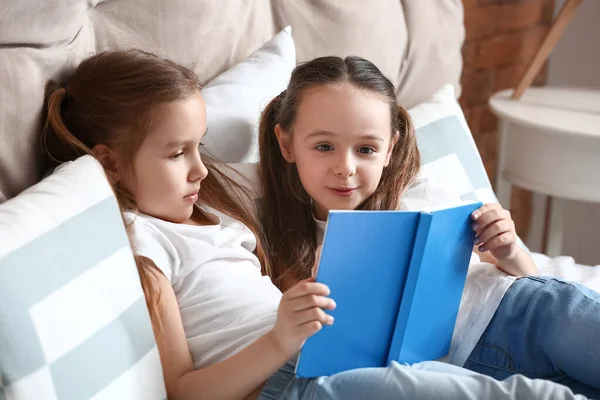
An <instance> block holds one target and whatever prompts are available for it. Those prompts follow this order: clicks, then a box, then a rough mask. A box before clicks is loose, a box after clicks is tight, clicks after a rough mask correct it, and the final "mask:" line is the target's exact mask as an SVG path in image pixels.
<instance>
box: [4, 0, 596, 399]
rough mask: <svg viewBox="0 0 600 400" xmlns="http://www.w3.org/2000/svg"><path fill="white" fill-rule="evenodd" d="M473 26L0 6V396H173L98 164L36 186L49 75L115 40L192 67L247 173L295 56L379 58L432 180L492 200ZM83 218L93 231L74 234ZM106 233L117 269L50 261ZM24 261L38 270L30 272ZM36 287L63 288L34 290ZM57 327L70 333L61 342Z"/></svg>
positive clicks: (307, 7) (434, 15)
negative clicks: (473, 101)
mask: <svg viewBox="0 0 600 400" xmlns="http://www.w3.org/2000/svg"><path fill="white" fill-rule="evenodd" d="M286 27H288V28H286ZM464 34H465V32H464V26H463V9H462V2H461V1H460V0H435V1H416V0H403V1H399V0H373V1H370V2H368V5H367V3H366V2H364V1H363V0H346V1H343V2H341V1H326V0H318V1H310V2H307V1H291V0H290V1H284V0H281V1H277V0H271V1H267V0H245V1H230V0H171V1H168V2H166V1H161V0H86V1H84V0H55V1H44V2H39V1H34V0H7V1H4V2H3V7H2V11H1V12H0V355H1V356H0V378H1V379H0V399H5V398H8V399H19V400H20V399H30V398H35V399H41V398H47V399H55V398H56V399H67V398H69V399H83V398H94V399H116V398H126V399H163V398H165V394H164V386H163V385H162V380H161V374H160V365H159V361H158V356H157V352H156V347H155V345H154V343H153V338H152V335H151V330H150V328H149V322H148V317H147V313H146V312H145V309H144V307H143V302H142V301H141V299H142V293H141V289H140V287H139V282H137V277H136V275H135V274H134V273H131V271H135V269H134V266H133V264H132V258H131V253H130V249H129V247H128V242H127V240H126V237H125V235H124V231H123V230H122V229H121V228H122V227H121V228H115V230H114V231H111V230H110V229H109V227H111V226H113V225H111V224H113V223H114V224H115V225H114V226H117V225H119V224H120V221H118V220H117V219H115V215H117V213H116V212H115V210H116V208H115V207H116V205H115V203H114V199H112V196H111V192H110V188H109V187H108V186H107V184H106V182H105V180H104V177H103V175H102V171H100V170H99V169H98V168H97V165H94V163H93V162H92V161H90V160H89V159H86V160H83V161H78V164H77V165H76V166H66V167H65V168H64V170H62V171H60V173H59V174H55V175H56V176H53V177H51V178H49V179H47V180H44V181H42V182H40V180H41V178H42V175H43V173H44V171H42V170H41V166H40V159H39V156H38V154H39V147H38V134H39V131H40V128H41V119H42V113H43V110H42V104H43V97H44V89H45V85H46V82H47V81H48V80H49V79H52V80H55V81H58V82H61V81H64V79H66V77H67V76H68V74H69V71H70V70H72V69H73V68H74V66H76V65H77V64H78V62H79V61H81V60H82V59H83V58H85V57H86V56H89V55H91V54H94V53H97V52H100V51H103V50H106V49H117V48H133V47H135V48H141V49H143V50H146V51H151V52H154V53H157V54H159V55H162V56H165V57H168V58H171V59H173V60H175V61H177V62H180V63H183V64H185V65H193V66H194V69H195V70H196V72H197V73H198V75H199V76H200V77H201V80H202V82H203V83H204V84H205V89H204V95H205V98H206V102H207V107H208V115H209V121H208V122H209V131H210V132H211V137H210V141H209V143H208V146H209V148H210V150H211V151H212V152H213V154H215V155H216V156H217V157H218V158H220V159H221V160H223V161H226V162H228V163H232V164H233V165H234V166H236V167H238V168H239V169H240V170H244V169H247V168H248V166H249V165H250V166H251V165H252V163H253V162H255V161H256V157H257V148H256V146H257V144H256V129H257V121H258V115H259V113H260V109H261V107H263V106H264V105H265V103H266V101H268V100H269V99H270V98H272V97H273V96H275V95H277V94H278V93H279V92H281V91H282V90H283V89H284V88H285V86H286V84H287V79H289V73H290V72H291V69H292V68H293V67H294V65H296V63H298V62H302V61H305V60H309V59H312V58H314V57H317V56H322V55H339V56H344V55H350V54H354V55H359V56H362V57H365V58H367V59H369V60H371V61H373V62H374V63H375V64H376V65H377V66H379V68H380V69H381V70H382V71H383V72H384V73H385V74H386V75H387V76H388V77H389V78H390V79H391V80H392V82H393V83H394V84H395V85H396V87H397V89H398V91H397V97H398V101H399V103H400V104H402V105H403V106H404V107H405V108H407V109H410V112H411V116H412V117H413V119H414V120H415V124H416V128H417V135H418V141H419V148H420V150H421V153H422V156H423V171H424V172H423V173H424V174H428V176H430V177H431V179H432V181H434V182H435V181H437V183H438V184H440V185H446V186H447V188H448V189H449V190H451V191H454V193H455V194H456V195H457V196H459V197H460V198H462V199H474V200H481V201H484V202H493V201H497V200H496V197H495V194H494V192H493V190H492V187H491V185H490V182H489V179H488V178H487V175H486V173H485V169H484V168H483V163H482V162H481V158H480V156H479V154H478V153H477V148H476V147H475V144H474V141H473V138H472V136H471V133H470V131H469V128H468V126H467V124H466V121H465V119H464V116H463V114H462V111H461V110H460V107H459V106H458V103H457V101H456V98H457V97H458V96H459V94H460V84H459V79H460V74H461V70H462V56H461V47H462V43H463V40H464ZM250 168H251V167H250ZM38 182H40V183H38ZM26 189H27V190H26ZM103 207H104V208H103ZM91 211H93V212H91ZM103 213H106V214H103ZM74 218H79V220H85V221H86V224H85V226H88V227H89V226H94V227H98V229H93V230H89V229H88V230H85V229H83V228H77V225H73V224H72V223H71V222H72V221H73V219H74ZM86 218H88V219H86ZM119 226H120V225H119ZM100 228H101V229H100ZM103 235H104V236H103ZM111 235H112V236H111ZM109 236H110V237H114V238H116V239H115V241H114V247H113V248H111V249H107V250H106V252H107V253H106V254H104V255H103V256H102V257H105V258H104V259H106V260H110V262H104V263H102V262H100V263H99V264H98V265H102V268H104V269H102V270H101V268H99V267H98V268H96V267H97V265H95V266H90V268H92V267H94V268H96V269H93V270H92V269H89V270H85V271H83V272H81V271H80V272H73V274H72V276H71V277H64V279H63V280H60V279H59V278H57V275H58V276H59V277H60V278H61V279H62V278H63V275H64V274H63V272H62V271H61V270H56V269H53V268H54V267H56V263H57V262H58V261H60V263H65V264H66V263H69V262H70V263H73V265H75V266H74V267H73V268H74V269H73V271H76V268H75V267H76V266H77V263H78V262H81V259H78V258H76V257H75V256H74V255H72V253H74V251H73V244H72V242H70V243H69V242H68V240H70V239H72V240H76V239H77V240H79V242H77V243H79V244H78V246H79V245H80V246H81V247H82V248H84V247H85V246H87V245H89V243H90V242H91V243H92V244H96V243H103V242H104V238H106V237H109ZM86 238H87V239H86ZM49 243H52V244H51V245H50V244H49ZM94 247H98V246H94ZM95 251H96V249H95V248H94V249H91V250H90V252H92V253H93V252H95ZM533 256H534V259H535V261H536V263H537V264H538V266H539V268H540V270H541V272H542V273H545V274H549V275H555V276H560V277H563V278H565V279H569V280H574V281H577V282H581V283H584V284H586V285H588V286H589V287H591V288H594V289H596V290H600V268H594V267H591V266H583V265H577V264H576V263H575V262H574V260H573V259H572V258H570V257H556V258H553V259H550V258H548V257H546V256H544V255H542V254H533ZM98 257H101V256H100V255H98ZM19 260H20V261H19ZM78 260H79V261H78ZM30 264H37V265H36V266H37V267H39V268H40V269H36V270H33V269H32V270H31V271H30V270H28V269H27V268H29V265H30ZM61 265H62V264H61ZM69 265H71V264H69ZM32 268H33V267H32ZM117 270H118V271H119V273H122V271H123V270H127V271H129V273H128V275H127V277H126V279H125V278H124V280H123V282H124V283H123V284H122V285H121V286H122V287H118V288H114V287H111V285H109V284H106V285H104V284H103V281H102V280H103V279H106V280H107V281H106V282H111V281H110V280H109V278H110V277H111V276H112V275H111V274H114V273H115V271H117ZM49 271H51V272H52V273H51V272H49ZM34 274H41V275H40V276H36V275H34ZM44 280H45V281H44ZM40 281H44V284H45V283H48V282H51V283H52V284H54V285H55V286H54V287H53V289H52V290H50V289H48V288H47V292H45V293H44V294H43V295H39V293H38V295H39V296H38V297H39V298H37V297H36V298H34V296H33V295H30V294H31V291H32V290H33V289H32V287H34V286H35V287H38V286H39V287H41V286H43V285H42V284H41V283H39V282H40ZM98 299H100V300H98ZM115 299H116V300H115ZM87 302H89V303H87ZM74 303H76V304H78V307H75V306H73V304H74ZM140 304H141V305H140ZM63 309H65V310H67V311H64V312H62V311H61V310H63ZM15 321H17V322H15ZM20 324H21V325H20ZM69 324H71V325H69ZM57 326H72V327H73V330H72V331H69V334H68V335H66V337H65V331H67V330H66V328H65V329H63V330H62V331H61V330H60V329H58V328H57ZM25 339H27V340H25ZM22 342H26V343H27V346H25V347H23V345H19V343H22ZM19 346H21V347H19ZM107 354H108V355H110V357H108V356H107ZM90 371H92V372H91V373H90ZM40 393H42V394H43V395H40Z"/></svg>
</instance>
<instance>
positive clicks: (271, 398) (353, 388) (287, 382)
mask: <svg viewBox="0 0 600 400" xmlns="http://www.w3.org/2000/svg"><path fill="white" fill-rule="evenodd" d="M294 370H295V360H292V361H290V362H288V363H287V364H286V365H284V366H283V367H282V368H281V369H280V370H279V371H278V372H277V373H275V375H273V376H272V377H271V379H269V381H268V382H267V383H266V385H265V387H264V388H263V390H262V392H261V394H260V396H259V400H276V399H279V400H284V399H285V400H355V399H377V400H387V399H389V400H391V399H394V400H397V399H407V400H408V399H410V400H429V399H431V400H438V399H444V400H454V399H456V400H459V399H460V400H480V399H491V400H496V399H498V400H499V399H528V400H529V399H548V400H550V399H561V400H563V399H583V398H584V397H583V396H580V395H575V394H573V392H572V391H571V390H570V389H569V388H567V387H566V386H562V385H559V384H556V383H554V382H550V381H545V380H541V379H537V380H532V379H529V378H526V377H524V376H522V375H513V376H511V377H510V378H507V379H506V380H503V381H498V380H496V379H494V378H492V377H489V376H486V375H481V374H477V373H475V372H472V371H469V370H466V369H464V368H461V367H457V366H455V365H450V364H444V363H441V362H436V361H427V362H423V363H418V364H413V365H411V366H407V365H400V364H398V363H396V362H392V363H391V364H390V366H389V367H387V368H364V369H356V370H351V371H346V372H342V373H339V374H335V375H332V376H328V377H321V378H313V379H307V378H296V377H295V374H294Z"/></svg>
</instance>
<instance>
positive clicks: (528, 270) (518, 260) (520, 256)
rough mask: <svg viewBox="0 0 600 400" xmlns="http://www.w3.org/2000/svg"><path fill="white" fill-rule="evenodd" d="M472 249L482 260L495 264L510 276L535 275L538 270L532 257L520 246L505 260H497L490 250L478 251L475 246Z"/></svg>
mask: <svg viewBox="0 0 600 400" xmlns="http://www.w3.org/2000/svg"><path fill="white" fill-rule="evenodd" d="M473 251H474V252H475V253H477V254H478V255H479V258H480V259H481V261H483V262H487V263H490V264H494V265H496V267H498V269H500V270H501V271H503V272H505V273H507V274H508V275H512V276H531V275H537V273H538V270H537V267H536V265H535V263H534V262H533V259H532V258H531V256H529V254H527V253H526V252H525V250H523V249H522V248H520V247H518V246H517V248H516V249H515V254H514V255H513V256H512V257H510V258H508V259H505V260H498V259H497V258H496V257H494V256H493V255H492V254H491V253H490V252H487V251H486V252H484V253H482V252H480V251H479V250H478V248H477V246H475V247H474V248H473Z"/></svg>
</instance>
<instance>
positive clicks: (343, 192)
mask: <svg viewBox="0 0 600 400" xmlns="http://www.w3.org/2000/svg"><path fill="white" fill-rule="evenodd" d="M329 190H331V191H332V192H333V194H335V195H337V196H340V197H350V196H352V195H353V194H354V193H356V191H357V190H358V188H329Z"/></svg>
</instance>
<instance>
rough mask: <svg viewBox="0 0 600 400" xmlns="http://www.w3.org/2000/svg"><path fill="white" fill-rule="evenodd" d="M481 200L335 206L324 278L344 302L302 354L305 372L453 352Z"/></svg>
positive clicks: (326, 242)
mask: <svg viewBox="0 0 600 400" xmlns="http://www.w3.org/2000/svg"><path fill="white" fill-rule="evenodd" d="M479 207H481V203H473V204H467V205H461V206H458V207H453V208H447V209H441V210H437V211H433V212H419V211H331V212H330V213H329V217H328V221H327V228H326V231H325V238H324V241H323V251H322V254H321V260H320V262H319V267H318V272H317V281H318V282H322V283H325V284H326V285H328V286H329V288H330V290H331V298H332V299H334V300H335V302H336V303H337V307H336V309H335V310H333V311H331V312H330V313H331V315H332V316H333V317H334V318H335V321H334V324H333V325H332V326H325V327H323V329H322V330H321V331H320V332H318V333H317V334H316V335H314V336H312V337H310V338H309V339H308V340H307V341H306V343H305V344H304V347H303V348H302V351H301V352H300V357H299V359H298V364H297V367H296V374H297V375H298V376H299V377H316V376H324V375H332V374H335V373H338V372H342V371H346V370H350V369H356V368H368V367H385V366H387V365H388V364H389V363H390V361H392V360H395V361H398V362H400V363H405V362H406V363H415V362H420V361H425V360H435V359H437V358H440V357H443V356H444V355H446V354H447V353H448V349H449V347H450V340H451V338H452V333H453V331H454V325H455V323H456V316H457V313H458V307H459V304H460V299H461V296H462V291H463V288H464V284H465V279H466V275H467V269H468V267H469V260H470V257H471V252H472V249H473V241H474V238H475V234H474V232H473V231H472V229H471V213H472V212H473V211H475V210H476V209H478V208H479Z"/></svg>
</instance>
